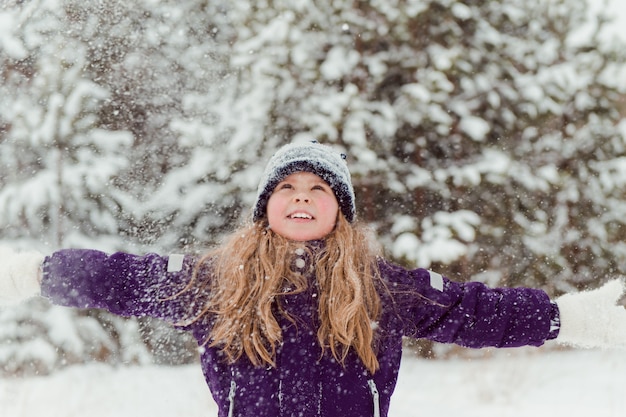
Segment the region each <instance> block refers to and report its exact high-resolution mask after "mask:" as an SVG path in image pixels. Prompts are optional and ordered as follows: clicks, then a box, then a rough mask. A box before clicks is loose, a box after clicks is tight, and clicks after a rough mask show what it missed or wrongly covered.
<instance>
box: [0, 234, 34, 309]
mask: <svg viewBox="0 0 626 417" xmlns="http://www.w3.org/2000/svg"><path fill="white" fill-rule="evenodd" d="M43 260H44V255H42V254H41V253H39V252H35V251H31V252H17V251H15V250H13V249H11V248H7V247H6V246H0V305H10V304H17V303H19V302H20V301H23V300H25V299H27V298H29V297H32V296H35V295H37V294H39V291H40V284H39V270H40V268H41V263H42V262H43Z"/></svg>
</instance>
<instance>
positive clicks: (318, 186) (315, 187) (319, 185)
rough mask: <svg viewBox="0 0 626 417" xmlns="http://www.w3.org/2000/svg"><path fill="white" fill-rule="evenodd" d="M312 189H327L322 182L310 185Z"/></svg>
mask: <svg viewBox="0 0 626 417" xmlns="http://www.w3.org/2000/svg"><path fill="white" fill-rule="evenodd" d="M311 189H312V190H318V191H327V187H325V186H324V185H322V184H317V185H314V186H313V187H311Z"/></svg>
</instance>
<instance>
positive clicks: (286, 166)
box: [253, 142, 356, 222]
mask: <svg viewBox="0 0 626 417" xmlns="http://www.w3.org/2000/svg"><path fill="white" fill-rule="evenodd" d="M301 171H306V172H311V173H313V174H316V175H317V176H319V177H320V178H322V179H323V180H324V181H326V182H327V183H328V185H329V186H330V188H331V189H332V190H333V192H334V193H335V197H336V198H337V201H338V203H339V208H340V209H341V212H342V213H343V215H344V216H345V217H346V219H347V220H348V221H349V222H353V221H354V217H355V212H356V208H355V204H354V189H353V188H352V180H351V178H350V171H348V165H347V164H346V161H345V155H343V154H340V153H337V152H336V151H335V150H334V149H333V148H331V147H330V146H326V145H322V144H320V143H317V142H308V143H299V144H288V145H285V146H283V147H282V148H280V149H279V150H278V151H277V152H276V153H275V154H274V156H272V157H271V158H270V160H269V162H268V163H267V166H266V167H265V171H264V172H263V176H262V177H261V181H260V182H259V189H258V192H257V198H256V203H255V204H254V213H253V220H254V221H257V220H261V219H262V218H264V217H265V216H266V210H267V200H268V199H269V198H270V195H271V194H272V192H273V191H274V188H276V186H277V185H278V183H280V182H281V181H282V180H284V179H285V178H286V177H287V176H289V175H291V174H293V173H294V172H301Z"/></svg>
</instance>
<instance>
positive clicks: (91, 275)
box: [42, 249, 558, 417]
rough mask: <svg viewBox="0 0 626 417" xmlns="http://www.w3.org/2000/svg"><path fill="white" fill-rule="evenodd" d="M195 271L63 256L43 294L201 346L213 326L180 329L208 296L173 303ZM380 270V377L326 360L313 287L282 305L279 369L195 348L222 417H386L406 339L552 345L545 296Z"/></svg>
mask: <svg viewBox="0 0 626 417" xmlns="http://www.w3.org/2000/svg"><path fill="white" fill-rule="evenodd" d="M195 262H196V259H195V258H194V257H192V256H184V257H183V256H181V255H171V256H169V257H168V256H160V255H156V254H147V255H144V256H136V255H131V254H126V253H115V254H111V255H108V254H105V253H103V252H99V251H94V250H76V249H68V250H62V251H58V252H55V253H54V254H52V255H51V256H49V257H47V258H46V260H45V261H44V265H43V280H42V295H43V296H45V297H47V298H49V299H50V300H51V301H52V302H53V303H55V304H59V305H65V306H72V307H80V308H102V309H106V310H109V311H111V312H113V313H115V314H119V315H123V316H138V317H139V316H151V317H156V318H160V319H163V320H166V321H168V322H169V323H171V324H172V325H174V326H177V327H181V328H184V329H186V330H188V331H190V332H192V333H193V334H194V336H195V338H196V340H198V343H199V344H202V342H204V341H205V340H206V338H207V336H208V335H209V333H210V328H211V323H210V318H206V319H204V320H197V321H195V322H193V323H191V324H187V325H185V324H183V321H184V320H185V319H186V318H188V317H189V315H190V314H193V313H194V311H195V312H197V311H199V308H201V306H202V300H203V297H206V294H201V293H198V292H194V291H188V292H185V293H183V295H181V296H177V297H171V296H172V295H173V294H175V293H176V292H177V291H179V290H180V288H182V286H184V285H185V284H186V283H188V282H189V280H190V279H191V276H192V273H193V269H194V266H195ZM379 267H380V271H381V273H382V276H383V278H384V280H385V282H386V284H387V286H388V288H389V291H386V292H383V293H382V294H381V299H382V302H383V313H382V315H381V317H380V319H379V321H378V323H377V332H378V333H377V340H378V348H377V352H378V353H377V355H378V360H379V363H380V369H379V370H378V371H377V372H376V373H374V374H371V373H370V372H368V370H367V369H366V368H365V367H364V366H363V364H362V363H361V361H360V360H359V358H358V356H357V355H356V354H354V353H353V352H351V353H350V354H349V356H348V358H347V361H346V364H345V367H344V366H342V365H340V364H338V363H337V362H336V361H335V360H334V359H333V358H332V356H331V355H329V354H324V355H322V351H321V349H320V347H319V344H318V342H317V329H316V324H315V323H316V320H317V294H316V289H315V288H316V287H315V285H310V286H309V289H308V290H307V291H305V292H303V293H300V294H294V295H289V296H285V298H284V300H283V303H284V308H285V309H286V310H287V311H288V312H289V313H290V315H291V316H292V317H293V318H295V323H293V322H291V321H289V320H286V319H280V320H279V321H280V324H281V327H282V331H283V343H282V345H281V346H279V347H278V351H277V355H276V367H266V366H261V367H259V366H253V365H252V364H251V363H250V362H249V361H248V360H247V359H240V360H239V361H238V362H236V363H234V364H228V363H226V362H225V361H224V358H223V357H222V355H221V353H220V351H219V350H218V349H214V348H206V349H204V348H203V349H201V357H200V359H201V365H202V370H203V372H204V375H205V378H206V381H207V384H208V385H209V387H210V390H211V393H212V395H213V398H214V399H215V401H216V403H217V405H218V407H219V416H220V417H227V416H229V417H230V416H254V417H265V416H267V417H270V416H271V417H275V416H305V417H308V416H310V417H313V416H343V417H351V416H354V417H365V416H386V415H387V414H388V411H389V403H390V400H391V394H392V393H393V390H394V387H395V384H396V380H397V376H398V369H399V366H400V359H401V356H402V339H403V338H404V337H410V338H427V339H430V340H434V341H439V342H444V343H456V344H459V345H462V346H467V347H474V348H480V347H486V346H493V347H515V346H523V345H534V346H539V345H541V344H543V343H544V342H545V341H546V340H548V339H552V338H555V337H556V336H557V333H558V327H556V326H554V323H557V322H558V309H557V307H556V305H555V304H553V303H552V302H550V300H549V298H548V296H547V295H546V294H545V293H544V292H543V291H540V290H534V289H528V288H515V289H512V288H498V289H491V288H488V287H486V286H485V285H483V284H481V283H476V282H473V283H457V282H453V281H450V280H448V279H446V278H445V277H442V276H441V275H438V274H435V273H433V272H430V271H427V270H425V269H415V270H406V269H404V268H401V267H399V266H396V265H393V264H391V263H389V262H387V261H384V260H380V263H379ZM313 276H314V275H313V274H310V277H309V279H311V280H312V279H313V278H312V277H313Z"/></svg>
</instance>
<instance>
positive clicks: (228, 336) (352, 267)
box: [194, 213, 382, 373]
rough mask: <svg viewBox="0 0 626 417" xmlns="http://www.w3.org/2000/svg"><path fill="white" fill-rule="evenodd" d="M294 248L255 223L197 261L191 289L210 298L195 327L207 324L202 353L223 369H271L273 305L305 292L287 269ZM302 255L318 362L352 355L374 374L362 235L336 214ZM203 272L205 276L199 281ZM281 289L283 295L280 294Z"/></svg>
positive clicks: (375, 274) (367, 246) (377, 304)
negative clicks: (310, 273)
mask: <svg viewBox="0 0 626 417" xmlns="http://www.w3.org/2000/svg"><path fill="white" fill-rule="evenodd" d="M298 247H302V248H305V247H304V245H303V243H302V242H293V241H289V240H287V239H285V238H284V237H282V236H280V235H278V234H277V233H274V232H273V231H272V230H271V229H269V228H268V226H267V221H265V220H261V221H257V222H255V223H252V224H249V225H247V226H244V227H242V228H241V229H239V230H237V231H236V232H235V233H233V234H232V235H231V237H230V239H229V240H228V241H227V242H225V244H224V245H222V246H221V247H220V248H218V249H216V250H214V251H212V252H210V253H208V254H207V255H205V256H204V257H203V258H202V259H200V261H199V262H198V265H197V268H196V276H195V278H194V281H195V282H196V283H197V284H198V285H205V286H206V289H207V291H209V294H210V295H209V301H208V302H207V304H206V306H205V308H204V310H203V311H202V312H201V313H200V315H199V316H198V317H197V318H196V319H199V318H200V317H201V316H203V315H205V314H210V315H212V316H213V317H212V321H213V327H212V330H211V333H210V335H209V339H208V340H207V341H206V343H207V344H208V346H211V347H218V348H220V349H221V350H222V352H223V353H224V354H225V356H226V358H227V359H228V360H229V361H231V362H235V361H236V360H238V359H239V358H241V357H242V355H244V354H245V355H246V356H247V357H248V359H249V360H250V361H251V362H252V363H253V364H254V365H257V366H258V365H262V364H267V365H271V366H275V356H276V347H277V346H278V344H280V342H281V341H282V331H281V328H280V325H279V323H278V320H277V317H276V316H275V314H276V313H277V314H286V313H284V312H282V311H280V309H279V307H280V304H279V302H278V300H279V297H282V296H289V294H290V293H291V294H293V293H298V292H302V291H304V290H305V289H306V287H307V280H306V278H305V277H303V276H302V275H301V274H299V273H296V272H294V271H293V270H292V267H291V265H292V261H293V256H294V251H295V249H296V248H298ZM310 255H311V256H312V257H313V262H314V269H315V275H316V279H317V285H318V287H319V304H318V313H319V328H318V331H317V339H318V342H319V344H320V346H321V348H322V354H323V352H324V351H325V350H326V349H329V350H330V352H331V353H332V355H333V357H334V358H335V359H336V360H337V361H338V362H340V363H342V364H344V363H345V359H346V357H347V355H348V352H349V350H350V349H354V351H355V352H356V353H357V354H358V356H359V358H360V359H361V361H362V362H363V364H364V365H365V366H366V367H367V369H368V370H369V371H370V372H372V373H373V372H375V371H376V370H377V369H378V367H379V364H378V360H377V358H376V348H375V330H374V329H375V326H374V325H373V324H374V322H375V321H376V320H377V319H378V318H379V316H380V313H381V301H380V295H379V292H378V291H379V290H380V289H381V288H382V281H381V279H380V274H379V271H378V268H377V262H376V261H377V256H378V250H377V249H376V248H374V247H373V245H372V243H371V239H369V232H368V231H367V229H366V228H365V227H364V226H361V225H359V224H351V223H348V221H347V220H346V219H345V217H344V216H343V214H341V213H340V214H339V216H338V221H337V225H336V227H335V229H334V230H333V231H332V232H331V233H330V234H329V235H328V236H326V238H325V244H324V245H323V247H322V248H321V249H320V250H319V251H312V252H310ZM204 266H208V268H206V269H205V268H203V267H204ZM203 270H208V271H210V273H207V274H205V276H201V275H202V273H201V272H199V271H203ZM285 287H288V288H291V290H290V292H288V293H285V292H284V288H285ZM277 307H278V309H277ZM288 318H289V319H290V320H292V321H293V319H292V318H290V317H288ZM244 335H245V336H244Z"/></svg>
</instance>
